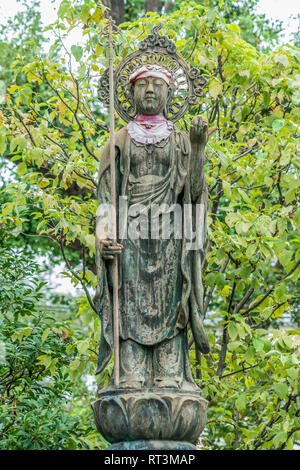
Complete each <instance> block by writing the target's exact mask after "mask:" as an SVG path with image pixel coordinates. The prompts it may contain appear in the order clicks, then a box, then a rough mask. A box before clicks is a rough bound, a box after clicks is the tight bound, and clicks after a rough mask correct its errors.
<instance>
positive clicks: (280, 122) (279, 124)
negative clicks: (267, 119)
mask: <svg viewBox="0 0 300 470" xmlns="http://www.w3.org/2000/svg"><path fill="white" fill-rule="evenodd" d="M284 125H285V120H284V119H275V121H273V122H272V128H273V129H274V131H280V129H282V127H283V126H284Z"/></svg>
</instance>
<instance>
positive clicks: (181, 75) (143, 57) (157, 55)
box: [98, 25, 207, 122]
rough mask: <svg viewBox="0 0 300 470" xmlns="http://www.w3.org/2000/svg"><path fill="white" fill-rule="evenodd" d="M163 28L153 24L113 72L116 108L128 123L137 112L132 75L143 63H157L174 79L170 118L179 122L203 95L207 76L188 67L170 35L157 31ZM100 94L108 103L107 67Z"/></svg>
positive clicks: (100, 81) (170, 101)
mask: <svg viewBox="0 0 300 470" xmlns="http://www.w3.org/2000/svg"><path fill="white" fill-rule="evenodd" d="M160 27H161V26H160V25H158V26H156V27H154V28H153V30H152V33H151V34H150V35H149V36H147V38H145V39H144V40H143V41H142V42H141V43H140V49H139V50H137V51H135V52H132V53H131V54H129V55H128V56H127V57H125V59H124V60H122V61H121V62H120V64H119V65H118V66H117V67H116V69H115V71H114V101H115V109H116V112H117V113H118V114H119V116H120V117H121V118H122V119H123V120H124V121H125V122H129V121H132V120H133V119H134V117H135V115H136V112H135V108H134V106H133V103H132V89H131V87H132V85H131V84H130V81H129V77H130V75H131V74H132V73H133V72H134V71H135V70H137V69H138V68H139V67H141V66H142V65H146V64H156V65H160V66H161V67H163V68H165V69H166V70H167V71H168V72H170V74H171V76H172V82H171V85H170V87H171V93H170V98H169V102H168V113H167V116H166V117H167V118H168V119H169V120H170V121H173V122H175V121H178V120H179V119H180V118H181V117H182V116H183V115H184V114H185V112H186V110H187V109H188V107H189V106H191V105H195V104H197V102H198V101H199V98H200V96H201V95H202V94H203V88H204V87H205V85H206V83H207V81H206V79H205V78H204V77H202V76H201V74H200V71H199V70H198V69H197V68H190V67H189V66H188V64H187V63H186V62H185V61H184V60H183V58H182V57H181V56H180V55H179V54H178V53H177V52H176V46H175V44H174V43H173V42H172V41H170V40H169V38H168V37H167V36H161V35H160V34H159V33H158V29H160ZM98 97H99V99H100V101H102V102H103V103H104V104H105V105H109V74H108V69H106V70H105V72H104V73H103V75H102V76H101V77H100V80H99V87H98Z"/></svg>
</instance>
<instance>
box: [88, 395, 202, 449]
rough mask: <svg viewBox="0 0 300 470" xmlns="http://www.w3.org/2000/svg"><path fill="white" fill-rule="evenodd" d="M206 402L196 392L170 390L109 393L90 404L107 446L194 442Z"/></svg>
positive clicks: (199, 432)
mask: <svg viewBox="0 0 300 470" xmlns="http://www.w3.org/2000/svg"><path fill="white" fill-rule="evenodd" d="M206 408H207V401H206V400H205V399H204V398H202V397H201V396H200V393H199V392H186V391H179V390H174V391H173V390H170V389H161V390H159V389H146V390H141V391H137V390H132V389H119V390H111V391H110V392H109V391H108V390H106V391H104V392H102V393H101V392H100V393H99V399H98V400H97V401H96V402H95V403H94V404H93V409H94V413H95V416H96V425H97V429H98V431H99V432H100V433H101V434H102V436H104V437H105V439H106V440H108V441H109V442H112V443H114V442H122V441H136V440H164V441H181V442H192V443H193V442H196V441H197V439H198V437H199V435H200V434H201V432H202V430H203V428H204V426H205V416H206Z"/></svg>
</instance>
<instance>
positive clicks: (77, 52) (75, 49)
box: [71, 44, 83, 62]
mask: <svg viewBox="0 0 300 470" xmlns="http://www.w3.org/2000/svg"><path fill="white" fill-rule="evenodd" d="M71 52H72V54H73V56H74V57H75V59H76V60H77V62H79V61H80V59H81V57H82V56H83V49H82V47H81V46H76V45H75V44H73V46H71Z"/></svg>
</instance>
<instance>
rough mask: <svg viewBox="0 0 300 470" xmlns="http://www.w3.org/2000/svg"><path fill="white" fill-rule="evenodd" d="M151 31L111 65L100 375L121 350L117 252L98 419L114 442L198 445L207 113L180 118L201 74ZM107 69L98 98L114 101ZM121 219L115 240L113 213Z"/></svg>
mask: <svg viewBox="0 0 300 470" xmlns="http://www.w3.org/2000/svg"><path fill="white" fill-rule="evenodd" d="M159 29H160V26H159V27H155V28H154V29H153V30H152V34H151V35H149V36H148V37H147V38H146V39H145V40H144V41H142V42H141V43H140V48H139V50H138V51H136V52H134V53H132V54H130V55H129V56H127V57H126V58H125V59H124V60H123V61H122V62H121V63H120V64H119V65H118V67H117V68H116V70H115V72H114V90H115V108H116V111H117V112H118V114H119V115H120V116H121V118H122V119H123V120H125V121H126V122H128V124H127V126H125V127H123V128H122V129H121V130H119V131H118V132H117V133H115V134H114V136H113V138H114V158H115V161H114V165H115V170H114V172H115V188H116V191H115V193H116V201H117V203H116V208H114V207H112V205H111V202H112V201H111V160H110V148H111V146H110V142H109V141H108V142H107V144H106V145H105V147H104V149H103V152H102V157H101V162H100V171H99V184H98V211H97V223H96V263H97V272H98V288H97V294H96V306H97V309H98V310H99V315H100V318H101V340H100V348H99V357H98V367H97V373H100V372H101V371H102V370H103V369H104V368H105V367H106V365H107V364H108V362H109V360H110V359H111V357H112V354H113V352H114V335H113V324H114V321H116V320H114V319H113V313H112V312H113V295H112V291H113V275H112V264H113V262H114V261H116V258H117V259H118V267H117V271H118V273H117V274H118V277H117V278H118V289H117V294H118V330H117V331H118V349H117V353H118V368H119V371H118V374H119V375H118V377H119V378H118V383H117V384H116V383H115V379H114V376H112V377H111V380H110V381H109V383H108V385H107V386H106V387H105V388H104V389H102V390H99V392H98V397H99V398H98V400H97V401H96V402H95V403H94V405H93V409H94V413H95V418H96V423H97V427H98V429H99V431H100V432H101V433H102V434H103V435H104V437H106V439H107V440H108V441H110V442H112V443H114V444H113V445H112V446H111V448H114V449H152V448H153V449H158V448H161V449H164V448H165V449H171V448H176V449H194V448H195V447H194V446H193V443H195V442H196V440H197V439H198V437H199V435H200V433H201V431H202V429H203V427H204V425H205V419H206V407H207V402H206V401H205V400H204V399H203V398H202V397H201V395H200V390H199V388H198V386H197V385H196V384H195V382H194V380H193V377H192V373H191V369H190V363H189V348H188V331H191V334H192V335H193V338H194V341H195V344H196V347H197V348H198V349H199V350H200V351H201V352H202V353H204V354H205V353H208V351H209V344H208V341H207V338H206V335H205V332H204V330H203V326H202V319H201V315H202V311H203V287H202V279H201V265H202V258H203V246H204V244H205V237H206V224H205V219H206V209H207V187H206V181H205V175H204V171H203V167H204V150H205V145H206V143H207V140H208V133H209V131H208V121H207V120H206V118H204V117H201V116H196V117H194V119H193V120H192V123H191V129H190V135H189V136H188V135H187V134H185V133H184V132H182V131H180V130H179V129H178V128H177V127H175V125H174V122H175V121H178V120H179V119H180V118H181V117H182V116H183V115H184V113H185V111H186V110H187V108H188V106H189V105H193V104H196V103H197V101H198V99H199V97H200V96H201V94H202V90H203V87H204V86H205V84H206V80H205V79H204V78H203V77H202V76H201V75H200V73H199V71H198V70H197V69H190V68H189V67H188V65H187V64H186V63H185V62H184V61H183V59H182V58H181V57H180V56H179V55H178V54H177V52H176V46H175V45H174V43H173V42H171V41H170V40H169V39H168V38H167V37H166V36H162V35H160V34H159ZM108 95H109V82H108V72H105V73H104V74H103V76H102V77H101V79H100V82H99V98H100V99H101V100H102V101H103V102H104V103H105V104H108ZM112 214H113V216H114V217H115V220H116V225H117V234H118V242H117V243H116V242H115V241H113V240H112V236H111V228H110V227H111V225H110V216H111V215H112Z"/></svg>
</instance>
